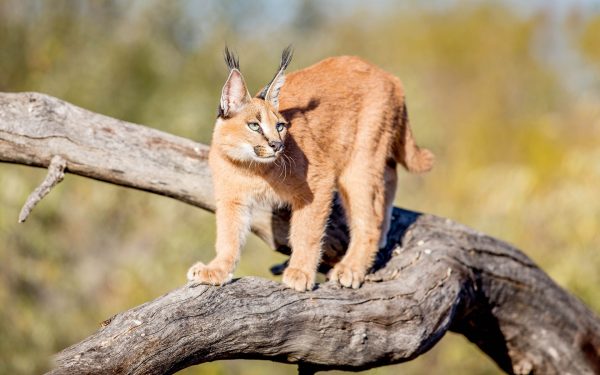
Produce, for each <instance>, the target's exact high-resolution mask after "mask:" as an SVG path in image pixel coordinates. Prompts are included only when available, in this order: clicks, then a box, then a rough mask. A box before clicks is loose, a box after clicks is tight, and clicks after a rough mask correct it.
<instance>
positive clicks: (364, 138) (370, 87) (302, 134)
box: [188, 56, 433, 291]
mask: <svg viewBox="0 0 600 375" xmlns="http://www.w3.org/2000/svg"><path fill="white" fill-rule="evenodd" d="M280 73H281V74H280V76H279V78H278V77H277V76H276V78H275V79H274V85H277V84H279V87H281V85H283V87H282V88H281V91H280V92H279V90H278V89H277V90H274V91H276V92H275V93H274V94H273V93H272V94H271V96H269V95H267V97H266V98H265V100H263V99H261V98H250V97H249V95H247V94H245V95H243V96H244V97H243V98H241V99H240V98H237V99H236V97H235V94H233V96H231V95H232V92H235V90H240V91H239V94H238V96H240V95H241V93H242V91H241V90H243V91H245V90H246V88H245V84H244V83H243V78H241V74H239V71H237V69H235V68H234V69H232V71H231V75H230V78H229V80H228V82H227V83H226V85H225V87H224V89H223V95H224V96H223V98H224V99H222V105H225V107H227V108H228V109H229V113H227V111H225V115H224V116H221V118H219V119H218V120H217V124H216V125H215V130H214V134H213V143H212V147H211V150H210V155H209V162H210V166H211V170H212V173H213V179H214V185H215V196H216V201H217V213H216V214H217V243H216V251H217V256H216V258H215V259H214V260H213V261H212V262H211V263H209V264H208V265H204V264H202V263H198V264H196V265H194V266H193V267H192V268H191V269H190V271H189V272H188V278H190V279H191V280H195V281H199V282H202V283H210V284H223V283H225V282H227V281H228V280H229V279H230V278H231V274H232V272H233V270H234V267H235V264H236V262H237V260H238V258H239V250H240V247H241V246H242V244H243V241H244V238H245V236H246V233H247V230H248V227H249V223H250V215H251V211H252V208H253V207H255V206H256V205H260V204H268V205H273V204H279V205H289V206H290V207H291V209H292V219H291V230H290V243H291V246H292V249H293V250H292V256H291V259H290V262H289V266H288V268H287V269H286V270H285V272H284V275H283V282H284V284H286V285H287V286H289V287H291V288H294V289H296V290H299V291H304V290H310V289H311V288H312V287H313V285H314V280H315V273H316V269H317V266H318V264H319V261H320V252H321V239H322V236H323V233H324V228H325V225H326V221H327V217H328V216H329V212H330V205H331V199H332V195H333V192H334V191H335V190H337V191H339V193H340V196H341V198H342V201H343V204H344V207H345V209H346V213H347V216H348V218H349V223H350V230H351V242H350V246H349V249H348V251H347V254H346V256H345V257H344V258H343V259H342V260H341V261H340V263H339V264H337V265H336V266H335V267H334V269H333V270H332V271H331V273H330V275H329V277H330V279H332V280H335V281H338V282H339V283H340V284H342V285H343V286H346V287H353V288H357V287H359V286H360V284H361V283H362V282H363V280H364V277H365V274H366V273H367V272H368V270H369V268H370V267H371V265H372V262H373V258H374V255H375V254H376V252H377V250H378V248H379V247H380V246H383V245H384V244H385V235H386V233H387V230H388V227H389V220H390V217H389V215H390V212H391V207H392V203H393V199H394V194H395V191H396V180H397V177H396V163H401V164H402V165H403V166H405V167H406V169H408V170H409V171H411V172H424V171H427V170H429V169H430V168H431V166H432V162H433V155H432V154H431V152H429V151H428V150H425V149H420V148H419V147H418V146H416V144H415V142H414V139H413V137H412V133H411V130H410V127H409V123H408V120H407V113H406V106H405V103H404V91H403V89H402V85H401V83H400V81H399V80H398V79H397V78H396V77H394V76H393V75H391V74H389V73H387V72H385V71H383V70H381V69H380V68H378V67H376V66H374V65H372V64H369V63H367V62H365V61H363V60H362V59H360V58H357V57H349V56H343V57H332V58H328V59H326V60H323V61H321V62H319V63H317V64H315V65H313V66H310V67H308V68H306V69H303V70H300V71H297V72H294V73H291V74H289V75H288V76H287V77H286V78H285V84H283V69H282V70H281V71H280ZM238 74H239V77H238V76H237V75H238ZM276 88H277V87H276ZM246 93H247V91H246ZM273 95H276V96H277V97H273ZM223 100H225V102H224V101H223ZM236 100H237V101H236ZM223 103H224V104H223ZM277 104H278V105H279V107H278V108H277ZM257 117H258V118H257ZM252 122H258V123H259V124H260V126H261V130H260V131H262V132H263V133H264V134H259V133H257V132H255V131H253V130H251V129H250V128H249V126H253V125H248V123H252ZM277 123H285V124H286V129H283V131H282V132H277V130H276V129H275V127H276V126H277V125H276V124H277ZM277 139H281V141H282V142H283V145H284V149H283V150H282V151H279V152H275V151H274V149H272V148H271V147H269V145H268V141H271V142H273V141H276V140H277ZM252 152H254V155H253V154H252ZM261 157H269V159H261Z"/></svg>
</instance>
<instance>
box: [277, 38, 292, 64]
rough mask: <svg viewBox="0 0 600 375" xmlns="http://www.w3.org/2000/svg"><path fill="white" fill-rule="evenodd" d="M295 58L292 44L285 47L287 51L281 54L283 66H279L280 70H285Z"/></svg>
mask: <svg viewBox="0 0 600 375" xmlns="http://www.w3.org/2000/svg"><path fill="white" fill-rule="evenodd" d="M293 56H294V47H293V46H292V44H289V45H288V46H287V47H285V49H284V50H283V52H282V53H281V64H280V66H279V69H280V70H285V69H286V68H287V67H288V65H289V64H290V61H292V57H293Z"/></svg>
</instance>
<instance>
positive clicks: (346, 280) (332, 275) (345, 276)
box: [328, 262, 366, 289]
mask: <svg viewBox="0 0 600 375" xmlns="http://www.w3.org/2000/svg"><path fill="white" fill-rule="evenodd" d="M365 274H366V272H365V271H364V270H363V269H362V268H359V267H353V266H351V265H348V264H345V263H343V262H340V263H338V264H336V265H335V267H333V269H332V270H331V271H329V275H328V278H329V280H333V281H335V282H337V283H340V285H342V286H345V287H346V288H352V289H358V288H360V286H361V285H362V283H363V281H365Z"/></svg>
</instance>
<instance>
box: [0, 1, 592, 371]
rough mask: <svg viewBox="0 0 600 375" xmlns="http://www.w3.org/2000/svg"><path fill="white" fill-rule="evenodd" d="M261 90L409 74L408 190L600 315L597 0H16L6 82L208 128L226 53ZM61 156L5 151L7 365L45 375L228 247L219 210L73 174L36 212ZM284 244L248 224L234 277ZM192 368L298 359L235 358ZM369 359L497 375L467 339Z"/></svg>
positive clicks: (3, 343)
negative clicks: (107, 322) (411, 170)
mask: <svg viewBox="0 0 600 375" xmlns="http://www.w3.org/2000/svg"><path fill="white" fill-rule="evenodd" d="M225 43H227V44H228V45H229V46H230V47H232V48H233V49H235V50H236V51H237V52H238V54H239V55H240V58H241V65H242V72H243V73H244V75H245V77H246V80H247V82H248V84H249V86H250V87H251V88H252V90H251V91H253V92H255V91H257V90H259V88H260V87H262V85H264V84H265V83H266V82H268V80H269V79H270V78H271V76H272V74H273V73H274V71H275V68H276V66H277V63H278V57H279V54H280V52H281V50H282V48H283V47H285V46H286V45H287V44H289V43H293V44H294V46H295V57H294V60H293V62H292V64H291V67H290V70H295V69H300V68H302V67H305V66H307V65H309V64H312V63H314V62H316V61H318V60H320V59H323V58H325V57H328V56H332V55H341V54H352V55H359V56H362V57H363V58H365V59H367V60H370V61H372V62H374V63H376V64H378V65H380V66H382V67H384V68H385V69H387V70H388V71H390V72H393V73H394V74H396V75H397V76H399V77H400V78H401V79H402V80H403V82H404V84H405V87H406V93H407V101H408V108H409V112H410V116H411V120H412V123H413V129H414V131H415V133H416V137H417V139H418V140H419V143H420V144H422V145H423V146H426V147H428V148H430V149H432V150H433V151H434V152H435V153H436V155H437V164H436V166H435V168H434V170H433V171H432V172H431V173H429V174H427V175H425V176H414V175H408V174H406V173H404V172H401V174H400V184H399V191H398V194H397V198H396V203H397V204H398V205H400V206H402V207H406V208H409V209H413V210H419V211H425V212H428V213H433V214H436V215H440V216H445V217H449V218H452V219H454V220H457V221H460V222H462V223H464V224H467V225H469V226H471V227H474V228H476V229H479V230H481V231H484V232H487V233H489V234H491V235H493V236H496V237H499V238H502V239H504V240H506V241H509V242H511V243H513V244H515V245H516V246H518V247H519V248H521V249H523V251H524V252H525V253H526V254H528V255H529V256H530V257H531V258H532V259H533V260H534V261H536V262H537V263H538V264H539V265H540V266H541V267H542V268H543V269H544V270H545V271H546V272H548V273H549V275H550V276H551V277H552V278H553V279H554V280H556V281H557V282H558V283H559V284H560V285H562V286H563V287H565V288H566V289H568V290H569V291H570V292H572V293H574V294H575V295H577V296H578V297H579V298H581V299H582V300H583V301H584V302H585V303H586V304H587V305H588V306H590V307H591V308H592V309H593V310H594V311H595V312H600V252H599V250H600V249H599V246H598V245H599V244H600V241H599V240H600V235H599V230H600V147H598V146H599V145H600V2H598V1H590V0H585V1H584V0H582V1H570V2H569V1H558V0H554V1H542V0H539V1H528V2H520V1H516V0H512V1H511V0H506V1H460V0H456V1H452V0H436V1H427V2H417V1H402V2H401V1H391V0H390V1H369V2H367V1H358V0H354V1H341V0H338V1H283V0H262V1H252V2H251V1H241V0H238V1H168V2H167V1H157V0H154V1H59V0H56V1H41V0H40V1H22V0H0V91H3V92H15V91H39V92H43V93H47V94H50V95H53V96H56V97H59V98H61V99H64V100H67V101H69V102H71V103H74V104H77V105H79V106H82V107H84V108H87V109H90V110H92V111H95V112H99V113H102V114H106V115H109V116H113V117H116V118H119V119H124V120H127V121H132V122H136V123H140V124H145V125H148V126H151V127H155V128H158V129H161V130H164V131H167V132H171V133H174V134H177V135H181V136H184V137H189V138H192V139H194V140H198V141H201V142H204V143H209V142H210V134H211V128H212V125H213V121H214V118H215V114H216V108H217V104H218V100H219V95H220V90H221V85H222V84H223V83H224V80H225V78H226V68H225V65H224V63H223V62H222V49H223V47H224V45H225ZM44 175H45V171H43V170H41V169H34V168H28V167H24V166H19V165H9V164H0V207H1V209H0V306H1V307H0V373H1V374H36V373H40V372H42V371H44V370H46V369H48V367H49V366H50V364H51V355H52V354H53V353H55V352H57V351H59V350H61V349H62V348H64V347H66V346H68V345H70V344H73V343H75V342H77V341H79V340H80V339H82V338H84V337H86V336H88V335H89V334H91V333H92V332H94V331H95V330H96V329H97V328H98V327H99V324H100V322H101V321H103V320H104V319H106V318H108V317H109V316H111V315H113V314H115V313H117V312H119V311H122V310H125V309H128V308H130V307H133V306H135V305H137V304H140V303H142V302H144V301H147V300H150V299H153V298H156V297H158V296H160V295H162V294H163V293H165V292H167V291H169V290H170V289H173V288H176V287H178V286H180V285H182V284H183V283H184V282H185V272H186V270H187V268H188V267H189V266H190V265H191V264H192V263H193V262H194V261H196V260H198V259H201V260H205V261H206V260H208V259H210V258H211V256H212V253H213V242H214V219H213V216H212V215H211V214H208V213H205V212H202V211H200V210H199V209H196V208H193V207H189V206H186V205H185V204H183V203H180V202H176V201H173V200H171V199H168V198H165V197H160V196H155V195H150V194H147V193H142V192H138V191H133V190H128V189H125V188H120V187H117V186H112V185H109V184H105V183H101V182H97V181H92V180H88V179H84V178H80V177H77V176H73V175H67V176H66V178H65V181H64V182H63V183H62V184H60V185H59V186H58V187H57V188H56V189H55V190H54V191H53V192H52V193H51V194H50V195H49V196H48V197H47V198H46V199H45V200H43V201H42V202H41V203H40V205H39V206H38V207H37V208H36V209H35V210H34V211H33V214H32V216H31V217H30V218H29V220H28V221H27V222H26V223H25V224H17V217H18V213H19V210H20V208H21V205H22V203H23V202H24V201H25V198H26V197H27V195H28V194H29V193H30V192H31V191H32V190H33V189H34V188H35V187H36V186H37V184H38V183H39V182H40V181H41V180H42V179H43V177H44ZM282 259H284V258H283V257H282V256H280V255H277V254H275V253H274V252H273V251H271V250H270V249H268V248H266V247H265V246H264V245H263V244H262V243H260V242H259V240H257V239H256V238H254V237H253V238H251V239H250V241H249V243H248V245H247V246H246V249H245V255H243V256H242V261H241V264H240V267H239V268H238V270H237V273H236V275H237V276H244V275H261V276H264V277H272V276H270V274H269V272H268V268H269V267H270V266H271V265H272V264H274V263H275V262H279V261H281V260H282ZM182 373H185V374H265V373H282V374H295V373H296V368H295V367H294V366H290V365H282V364H273V363H270V362H258V361H223V362H216V363H210V364H205V365H201V366H196V367H193V368H190V369H187V370H185V371H183V372H182ZM367 373H369V374H392V373H402V374H444V375H452V374H498V373H500V371H499V370H498V369H497V367H496V366H495V364H494V363H493V362H491V360H489V359H488V358H487V357H485V356H484V355H483V354H481V353H480V352H479V350H478V349H477V348H476V347H475V346H474V345H472V344H471V343H469V342H468V341H467V340H466V339H464V338H462V337H461V336H457V335H454V334H449V335H447V336H446V337H445V338H444V339H443V340H442V342H441V343H440V344H438V345H437V346H436V347H435V348H434V349H433V350H432V351H430V352H429V353H427V354H426V355H423V356H422V357H420V358H418V359H416V360H414V361H412V362H410V363H407V364H400V365H395V366H391V367H385V368H380V369H375V370H371V371H369V372H367Z"/></svg>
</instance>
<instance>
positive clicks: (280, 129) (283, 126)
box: [275, 122, 285, 133]
mask: <svg viewBox="0 0 600 375" xmlns="http://www.w3.org/2000/svg"><path fill="white" fill-rule="evenodd" d="M275 129H277V131H278V132H279V133H281V132H282V131H283V129H285V124H284V123H283V122H278V123H277V125H276V126H275Z"/></svg>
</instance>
